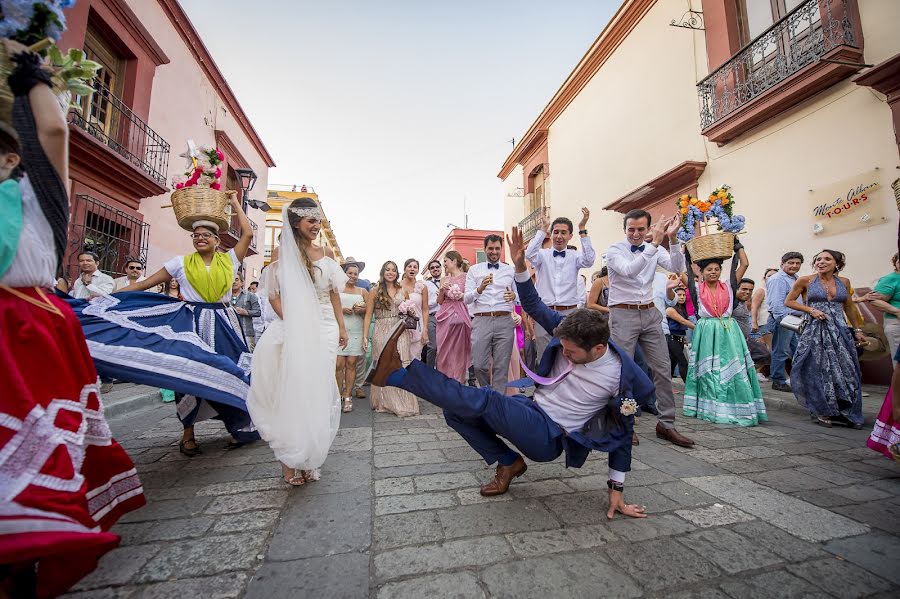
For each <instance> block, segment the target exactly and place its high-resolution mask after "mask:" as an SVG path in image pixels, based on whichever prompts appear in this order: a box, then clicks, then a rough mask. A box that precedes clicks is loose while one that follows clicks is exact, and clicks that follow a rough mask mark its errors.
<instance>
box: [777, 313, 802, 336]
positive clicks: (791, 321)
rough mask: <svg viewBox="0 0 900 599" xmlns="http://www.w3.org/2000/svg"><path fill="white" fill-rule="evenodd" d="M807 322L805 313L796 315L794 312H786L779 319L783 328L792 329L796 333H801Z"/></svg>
mask: <svg viewBox="0 0 900 599" xmlns="http://www.w3.org/2000/svg"><path fill="white" fill-rule="evenodd" d="M807 323H809V317H808V316H806V315H805V314H804V315H803V316H797V315H796V314H788V315H787V316H785V317H784V318H782V319H781V322H779V323H778V324H780V325H781V326H783V327H784V328H786V329H787V330H789V331H794V332H795V333H797V334H798V335H800V334H801V333H803V329H805V328H806V325H807Z"/></svg>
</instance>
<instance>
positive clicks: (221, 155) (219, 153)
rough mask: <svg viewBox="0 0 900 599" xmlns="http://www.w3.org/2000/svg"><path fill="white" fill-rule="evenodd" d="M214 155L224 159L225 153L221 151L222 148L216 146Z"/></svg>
mask: <svg viewBox="0 0 900 599" xmlns="http://www.w3.org/2000/svg"><path fill="white" fill-rule="evenodd" d="M216 156H218V157H219V160H225V154H223V153H222V150H219V149H218V148H216Z"/></svg>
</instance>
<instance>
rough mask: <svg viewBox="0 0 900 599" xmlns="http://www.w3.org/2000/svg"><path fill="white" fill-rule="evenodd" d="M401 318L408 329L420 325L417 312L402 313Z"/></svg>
mask: <svg viewBox="0 0 900 599" xmlns="http://www.w3.org/2000/svg"><path fill="white" fill-rule="evenodd" d="M400 320H401V322H403V326H404V327H406V328H407V329H415V328H416V327H418V326H419V317H418V316H416V315H415V314H401V315H400Z"/></svg>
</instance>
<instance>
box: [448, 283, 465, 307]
mask: <svg viewBox="0 0 900 599" xmlns="http://www.w3.org/2000/svg"><path fill="white" fill-rule="evenodd" d="M446 296H447V297H448V298H450V299H452V300H453V301H455V302H458V301H460V300H462V298H463V292H462V289H460V288H459V285H457V284H456V283H453V284H452V285H450V288H449V289H447V293H446Z"/></svg>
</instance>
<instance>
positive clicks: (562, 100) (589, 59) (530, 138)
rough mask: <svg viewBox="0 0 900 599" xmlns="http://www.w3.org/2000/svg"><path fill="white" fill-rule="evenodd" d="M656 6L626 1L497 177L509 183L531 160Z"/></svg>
mask: <svg viewBox="0 0 900 599" xmlns="http://www.w3.org/2000/svg"><path fill="white" fill-rule="evenodd" d="M654 4H656V0H625V2H624V3H623V4H622V6H621V7H619V10H617V11H616V14H614V15H613V17H612V19H610V21H609V23H608V24H607V25H606V27H604V28H603V31H602V32H601V33H600V35H599V36H598V37H597V39H596V40H595V41H594V43H593V44H592V45H591V47H590V49H589V50H588V51H587V53H586V54H585V55H584V56H583V57H582V58H581V60H580V61H579V62H578V64H577V65H576V66H575V68H574V69H573V70H572V72H571V73H570V74H569V76H568V77H567V78H566V80H565V81H564V82H563V84H562V85H561V86H560V88H559V89H558V90H557V91H556V93H555V94H554V95H553V97H552V98H551V99H550V102H549V103H548V104H547V106H546V107H545V108H544V110H543V111H542V112H541V114H540V115H539V116H538V118H537V119H536V120H535V121H534V122H533V123H532V124H531V127H529V129H528V131H527V132H526V133H525V135H524V136H523V137H522V139H521V140H520V141H519V143H518V144H517V145H516V147H515V148H513V151H512V153H511V154H510V155H509V156H508V157H507V159H506V162H504V163H503V167H502V168H501V169H500V172H499V173H498V174H497V176H498V177H499V178H500V179H506V178H507V177H508V176H509V174H510V173H511V172H512V171H513V169H514V168H515V167H516V165H517V164H521V163H522V162H524V161H525V160H526V159H527V156H528V155H529V154H530V153H531V152H530V151H529V150H531V149H533V147H534V145H535V144H536V143H540V141H539V138H540V137H541V136H542V135H543V136H544V137H545V138H546V135H547V131H548V130H549V129H550V125H552V124H553V122H554V121H555V120H556V119H557V118H559V115H561V114H562V113H563V111H564V110H565V109H566V108H567V107H568V106H569V104H571V103H572V100H574V99H575V98H576V97H577V96H578V94H579V93H580V92H581V90H583V89H584V87H585V86H586V85H587V84H588V82H589V81H590V80H591V79H592V78H593V76H594V75H595V74H596V73H597V71H599V70H600V67H602V66H603V65H604V64H605V63H606V61H607V60H608V59H609V57H610V56H612V54H613V52H615V50H616V48H618V47H619V45H620V44H621V43H622V41H623V40H624V39H625V38H626V37H628V34H629V33H631V31H632V30H633V29H634V28H635V26H636V25H637V24H638V23H640V22H641V19H643V18H644V15H646V14H647V12H648V11H649V10H650V8H651V7H652V6H653V5H654ZM542 132H543V133H542Z"/></svg>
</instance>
